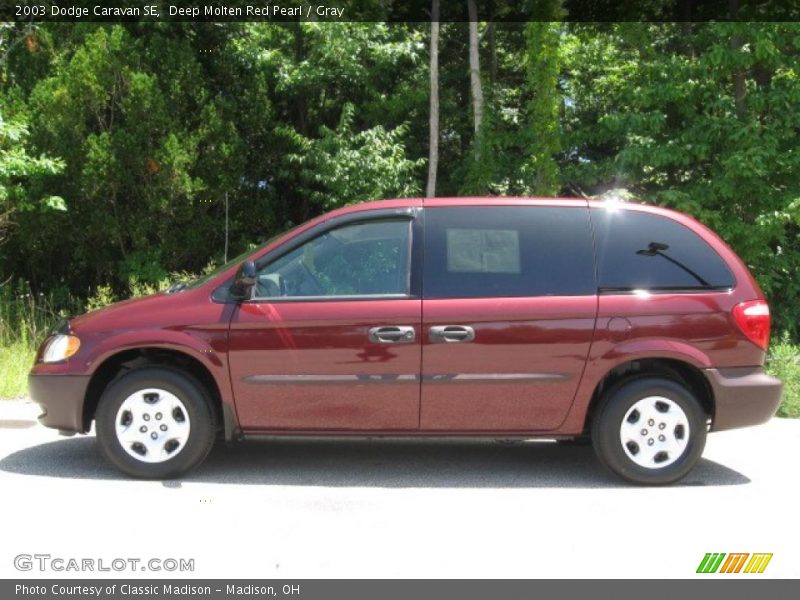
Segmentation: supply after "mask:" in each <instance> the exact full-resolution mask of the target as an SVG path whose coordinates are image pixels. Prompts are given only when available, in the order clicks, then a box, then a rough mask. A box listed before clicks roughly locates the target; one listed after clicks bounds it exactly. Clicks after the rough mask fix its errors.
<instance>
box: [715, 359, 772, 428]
mask: <svg viewBox="0 0 800 600" xmlns="http://www.w3.org/2000/svg"><path fill="white" fill-rule="evenodd" d="M705 373H706V377H707V378H708V381H709V383H710V384H711V388H712V390H713V392H714V407H715V408H714V419H713V421H712V423H711V431H723V430H725V429H735V428H737V427H747V426H749V425H760V424H761V423H765V422H767V421H769V420H770V419H771V418H772V417H773V416H774V415H775V411H777V410H778V407H779V406H780V404H781V394H782V392H783V383H781V381H780V379H775V378H774V377H771V376H769V375H767V374H766V373H764V370H763V369H762V368H761V367H737V368H733V369H706V370H705Z"/></svg>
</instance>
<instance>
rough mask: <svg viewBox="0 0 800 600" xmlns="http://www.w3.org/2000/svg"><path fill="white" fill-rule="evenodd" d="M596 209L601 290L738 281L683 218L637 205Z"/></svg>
mask: <svg viewBox="0 0 800 600" xmlns="http://www.w3.org/2000/svg"><path fill="white" fill-rule="evenodd" d="M591 214H592V222H593V224H594V227H595V232H596V235H597V261H598V280H599V287H600V289H601V290H602V289H605V290H615V289H619V290H632V289H644V290H646V289H665V290H669V289H675V290H680V289H708V288H730V287H733V284H734V280H733V275H732V274H731V272H730V270H729V269H728V267H727V265H726V264H725V262H724V261H723V260H722V258H720V256H719V255H718V254H717V253H716V252H714V250H713V249H712V248H711V247H710V246H709V245H708V244H707V243H706V242H705V241H703V239H702V238H700V237H699V236H698V235H697V234H695V233H694V232H693V231H691V230H690V229H688V228H686V227H684V226H683V225H681V224H680V223H678V222H676V221H673V220H672V219H668V218H666V217H662V216H659V215H653V214H648V213H643V212H638V211H632V210H608V209H593V210H592V211H591Z"/></svg>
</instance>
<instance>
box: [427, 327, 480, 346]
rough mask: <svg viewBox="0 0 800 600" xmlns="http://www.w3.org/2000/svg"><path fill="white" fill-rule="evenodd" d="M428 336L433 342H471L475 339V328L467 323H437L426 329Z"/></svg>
mask: <svg viewBox="0 0 800 600" xmlns="http://www.w3.org/2000/svg"><path fill="white" fill-rule="evenodd" d="M428 338H429V339H430V340H431V342H433V343H434V344H445V343H453V342H471V341H472V340H474V339H475V330H474V329H473V328H472V327H468V326H467V325H437V326H435V327H431V328H430V329H429V330H428Z"/></svg>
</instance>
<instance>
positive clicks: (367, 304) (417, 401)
mask: <svg viewBox="0 0 800 600" xmlns="http://www.w3.org/2000/svg"><path fill="white" fill-rule="evenodd" d="M484 205H496V206H500V205H515V206H519V205H532V206H570V207H586V208H590V207H591V208H600V209H603V210H634V211H647V212H652V213H656V214H661V215H663V216H666V217H668V218H670V219H674V220H676V221H678V222H680V223H682V224H683V225H685V226H686V227H688V228H690V229H692V230H693V231H695V232H696V233H698V234H699V235H701V237H702V238H703V239H705V240H706V241H707V242H708V244H709V245H711V247H712V248H713V249H714V250H715V251H716V252H717V253H718V254H719V255H720V256H721V257H722V258H723V259H724V261H725V262H726V263H727V264H728V266H729V268H730V269H731V271H732V273H733V275H734V277H735V280H736V286H735V288H734V289H733V290H731V291H730V292H708V293H705V292H704V293H675V294H672V293H669V294H667V293H662V294H656V295H649V294H617V295H615V294H601V295H596V294H595V295H590V296H582V297H536V298H486V299H437V300H423V299H421V298H420V297H408V298H404V299H380V300H378V299H370V300H364V299H358V300H342V299H339V300H318V301H295V302H292V301H287V300H286V299H281V300H279V301H274V302H260V303H259V302H252V303H250V302H245V303H242V304H235V303H224V302H217V301H214V300H213V299H212V297H211V296H212V293H213V292H214V290H216V289H217V288H219V287H220V286H222V285H223V284H225V282H227V281H229V280H230V279H231V278H232V277H233V275H234V272H235V270H236V268H237V265H231V266H230V267H229V268H227V269H225V270H223V271H221V272H220V273H219V274H218V275H217V276H215V277H213V278H212V279H210V280H209V281H207V282H205V283H204V284H202V285H200V286H199V287H196V288H193V289H188V290H185V291H182V292H179V293H174V294H163V293H162V294H157V295H155V296H151V297H148V298H142V299H138V300H132V301H127V302H122V303H119V304H116V305H113V306H110V307H108V308H105V309H102V310H99V311H95V312H92V313H89V314H87V315H83V316H81V317H77V318H75V319H72V320H71V321H70V324H69V327H70V329H71V331H72V332H73V333H74V334H75V335H77V336H78V337H79V338H80V340H81V347H80V350H79V352H78V353H77V354H76V355H75V356H73V357H72V358H70V359H68V360H66V361H63V362H60V363H51V364H45V363H42V362H38V361H37V364H36V365H35V366H34V368H33V371H32V375H34V376H39V375H71V376H76V377H86V378H87V381H89V380H90V379H91V378H92V377H93V376H95V375H96V374H97V373H98V371H99V369H100V368H101V366H102V365H104V364H105V363H106V361H108V360H110V359H113V358H114V357H115V356H118V355H119V354H120V353H123V352H126V351H130V350H137V349H142V348H160V349H166V350H171V351H173V352H177V353H182V354H185V355H186V356H189V357H191V358H193V359H194V360H196V361H197V362H199V363H200V364H201V365H202V366H203V367H204V368H205V369H206V370H207V371H208V373H209V374H210V375H211V377H212V378H213V381H214V382H215V383H216V386H217V388H218V392H219V397H220V399H221V401H222V403H223V406H224V407H227V410H226V415H228V416H229V418H230V419H232V420H233V422H232V423H231V424H230V425H231V427H232V428H233V429H236V430H241V431H243V432H244V433H287V432H292V433H312V434H313V433H319V432H323V431H325V432H331V433H341V434H348V433H353V434H357V433H366V432H373V433H378V434H379V433H402V434H408V435H414V434H426V433H435V434H453V435H456V434H475V435H491V434H494V433H509V434H519V435H524V434H532V435H536V434H549V435H577V434H580V433H581V432H583V431H584V430H585V426H586V418H587V414H588V411H589V409H590V405H591V402H592V399H593V397H594V394H595V391H596V390H597V389H598V386H599V385H600V384H601V382H602V381H603V380H604V378H605V377H606V376H607V375H608V374H609V373H610V372H611V371H612V370H613V369H615V368H617V367H620V366H621V365H625V364H626V363H630V362H631V361H634V360H637V359H643V358H647V359H671V360H675V361H680V362H682V363H684V364H686V365H691V366H692V367H694V368H696V369H699V370H701V371H702V370H703V369H711V368H713V369H725V368H729V367H758V366H760V365H763V362H764V357H765V352H764V350H763V349H762V348H759V347H758V346H756V345H755V344H754V343H753V342H751V341H750V340H748V339H747V337H746V336H745V335H744V334H743V333H742V331H741V330H740V329H739V328H738V327H737V326H736V325H735V322H734V321H733V316H732V310H733V308H734V306H736V305H737V304H738V303H740V302H745V301H750V300H760V299H763V298H764V296H763V293H762V292H761V290H760V289H759V287H758V285H757V284H756V282H755V280H754V279H753V277H752V275H751V274H750V273H749V271H748V270H747V268H746V267H745V265H744V264H743V263H742V261H741V260H740V259H739V258H738V256H736V254H735V253H733V251H732V250H731V249H730V248H729V247H728V246H727V245H726V244H725V243H724V242H723V241H722V240H721V239H720V238H719V237H718V236H717V235H716V234H714V233H713V232H711V231H710V230H709V229H707V228H706V227H705V226H703V225H702V224H700V223H698V222H697V221H695V220H694V219H692V218H691V217H688V216H687V215H683V214H680V213H676V212H673V211H668V210H666V209H661V208H656V207H652V206H644V205H627V204H625V205H619V206H618V207H615V206H614V205H609V204H607V203H601V202H597V201H586V200H576V199H525V198H452V199H443V198H437V199H426V200H424V201H423V200H421V199H411V200H389V201H380V202H373V203H365V204H360V205H355V206H349V207H346V208H343V209H339V210H337V211H333V212H331V213H328V214H326V215H323V216H321V217H319V218H317V219H314V220H312V221H310V222H309V223H307V224H305V225H303V226H301V227H299V228H297V229H295V230H293V231H292V232H290V233H288V234H287V235H285V236H283V237H282V238H280V239H278V240H275V241H274V242H272V243H271V244H269V245H268V246H266V247H263V248H261V249H260V250H258V251H256V252H255V253H254V254H253V256H252V257H251V258H253V259H258V258H260V257H261V256H264V255H265V254H267V253H269V252H271V251H273V250H274V249H277V248H279V247H280V246H281V245H283V244H287V243H291V241H292V240H293V239H295V238H296V237H297V236H301V235H304V234H305V233H306V232H308V231H309V230H312V229H313V228H315V227H318V226H321V225H322V224H324V223H326V222H327V221H329V220H331V219H335V218H338V217H342V216H345V215H350V214H353V213H357V212H367V211H374V210H381V209H399V208H416V209H419V208H422V207H433V206H437V207H438V206H484ZM383 325H405V326H410V327H414V329H415V332H416V339H415V340H414V342H413V343H407V344H393V345H379V344H374V343H371V342H370V341H369V339H368V330H369V328H370V327H374V326H383ZM436 325H469V326H471V327H473V328H474V330H475V332H476V343H472V344H449V343H432V341H431V340H430V338H429V334H428V332H429V329H430V327H433V326H436ZM84 400H85V398H84V397H81V398H79V399H78V400H76V404H77V408H76V409H75V410H83V407H84V404H85V403H84ZM89 417H91V415H89ZM78 421H80V419H78ZM70 422H72V421H70Z"/></svg>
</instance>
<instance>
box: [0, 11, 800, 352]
mask: <svg viewBox="0 0 800 600" xmlns="http://www.w3.org/2000/svg"><path fill="white" fill-rule="evenodd" d="M535 4H536V7H535V9H536V10H537V11H538V12H537V13H536V17H537V21H536V22H532V23H500V22H494V23H482V24H480V26H479V34H480V36H479V37H480V47H479V50H480V61H481V78H482V82H483V87H484V95H485V99H486V105H485V107H484V118H483V126H482V130H481V132H480V134H479V136H478V138H477V139H475V135H474V133H473V123H472V112H471V97H470V80H469V68H468V31H467V24H465V23H443V24H442V26H441V32H440V33H441V39H440V47H439V66H440V105H441V109H440V110H441V122H440V131H441V141H440V152H439V155H440V159H439V160H440V162H439V179H438V182H437V191H438V193H439V195H442V196H447V195H457V194H465V193H480V194H483V193H494V194H511V195H513V194H542V195H549V194H562V195H579V194H586V195H597V194H602V193H603V192H606V191H608V190H612V189H614V190H620V191H623V192H626V193H630V194H632V195H633V196H634V197H636V198H641V199H642V200H644V201H647V202H655V203H658V204H662V205H665V206H670V207H674V208H677V209H679V210H684V211H687V212H689V213H691V214H692V215H694V216H696V217H697V218H699V219H700V220H701V221H703V222H705V223H707V224H708V225H710V226H711V227H712V228H713V229H715V230H716V231H718V232H719V233H720V234H721V236H722V237H723V238H724V239H725V240H726V241H727V242H729V243H730V244H731V245H732V246H733V247H734V249H735V250H736V251H737V252H738V253H739V254H740V255H741V256H742V257H743V258H744V260H745V262H746V263H747V264H748V265H749V266H750V268H751V269H752V271H753V273H754V275H755V276H756V277H757V279H758V280H759V282H760V284H761V286H762V287H763V289H764V291H765V292H766V294H767V296H768V297H769V299H770V302H771V304H772V307H773V315H774V318H775V329H776V331H788V332H789V334H790V336H791V340H792V341H793V342H796V341H797V340H798V338H799V337H800V326H798V323H800V305H798V304H797V303H796V302H795V298H797V297H798V295H800V278H798V277H797V273H798V272H800V179H799V178H798V177H797V173H800V153H798V152H797V147H798V144H797V135H798V131H800V72H799V71H798V64H800V62H798V60H797V59H798V56H800V24H798V23H792V22H785V23H716V22H707V23H656V22H652V23H636V22H630V23H560V22H558V20H559V18H560V16H561V15H560V10H561V2H560V1H559V0H547V1H545V2H537V3H535ZM657 6H658V3H653V10H656V8H657ZM365 10H366V11H367V13H368V12H369V11H371V10H378V8H376V7H373V8H371V9H365ZM492 10H497V11H500V12H502V10H501V8H496V9H492ZM365 14H366V13H365ZM428 35H429V27H428V26H427V24H424V23H422V24H386V23H376V22H372V23H367V22H365V23H356V22H351V23H325V24H323V23H311V22H309V23H287V24H273V23H225V24H214V23H208V24H187V23H170V24H166V23H140V24H115V25H111V24H102V23H41V24H36V25H35V26H34V25H30V24H20V25H14V24H5V25H0V47H2V49H3V52H4V54H3V56H4V57H6V58H7V60H6V61H5V62H4V63H2V64H0V115H2V118H0V228H1V226H2V220H3V219H5V221H6V225H7V227H6V239H5V240H4V243H3V244H2V245H0V281H5V279H7V278H8V277H9V276H10V277H11V278H12V281H16V280H17V279H20V278H21V279H23V280H26V281H29V282H30V288H31V289H32V290H34V291H35V293H36V294H39V293H42V292H43V293H45V294H46V295H48V294H51V293H55V294H56V297H55V298H54V299H53V300H54V302H55V303H56V304H55V306H57V307H58V308H59V309H60V308H64V309H65V310H66V309H69V310H72V309H73V308H75V306H74V304H75V302H77V303H81V304H82V303H83V300H84V299H85V298H86V297H87V296H89V295H94V296H95V297H94V298H92V305H93V306H95V305H97V306H99V305H102V304H104V303H106V302H107V301H110V299H112V298H123V297H126V296H129V295H131V294H145V293H150V292H153V291H156V290H159V289H163V287H165V286H166V285H168V282H169V280H170V278H171V277H172V275H170V274H171V273H174V272H176V271H188V272H198V271H200V270H201V269H203V268H204V266H206V265H207V264H208V263H209V261H212V262H220V259H221V258H222V256H221V255H222V253H223V248H224V242H225V215H226V203H225V198H226V197H227V199H228V207H227V208H228V210H227V213H228V217H229V219H228V225H229V227H228V230H229V231H228V236H229V250H230V252H229V254H230V255H236V254H238V253H239V252H241V251H242V250H244V249H245V248H248V247H249V245H250V244H252V243H254V242H259V241H263V240H265V239H267V238H269V237H271V236H272V235H273V234H274V233H276V232H277V231H281V230H283V229H285V228H286V227H287V226H289V225H292V224H298V223H300V222H302V221H305V220H306V219H308V218H310V217H313V216H316V215H318V214H320V213H321V212H323V211H325V210H328V209H329V208H332V207H335V206H340V205H343V204H349V203H353V202H358V201H361V200H365V199H371V198H384V197H394V196H410V195H416V194H419V193H421V191H422V187H423V181H424V178H425V168H424V167H425V161H426V157H427V152H428V147H427V144H428V75H429V74H428V71H427V69H428V47H427V42H428ZM476 147H477V149H478V150H479V151H478V152H475V150H476ZM476 156H479V157H480V159H479V160H476V159H475V157H476ZM64 209H66V210H64ZM12 214H13V218H11V216H12ZM9 219H10V220H9ZM100 286H106V287H100ZM98 290H99V291H98ZM78 298H79V299H81V300H80V301H77V300H76V301H75V302H73V300H71V299H78Z"/></svg>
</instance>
